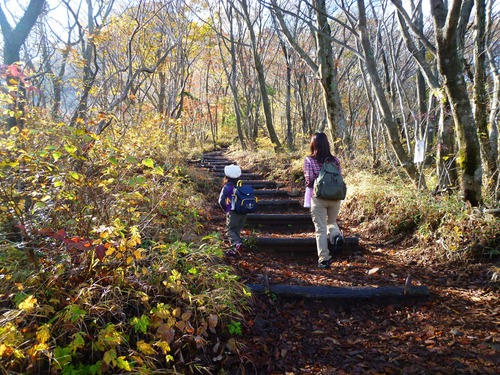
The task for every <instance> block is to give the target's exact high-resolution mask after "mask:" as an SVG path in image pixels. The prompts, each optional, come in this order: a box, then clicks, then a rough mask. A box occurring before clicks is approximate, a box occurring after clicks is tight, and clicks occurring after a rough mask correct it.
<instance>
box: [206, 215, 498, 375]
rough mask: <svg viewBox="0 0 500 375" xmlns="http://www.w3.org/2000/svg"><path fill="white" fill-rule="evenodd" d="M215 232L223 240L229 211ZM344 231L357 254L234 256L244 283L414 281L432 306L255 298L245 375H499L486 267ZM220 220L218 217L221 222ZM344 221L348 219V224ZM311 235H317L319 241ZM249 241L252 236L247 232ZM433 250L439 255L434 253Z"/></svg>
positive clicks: (241, 368) (239, 365)
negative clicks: (320, 262)
mask: <svg viewBox="0 0 500 375" xmlns="http://www.w3.org/2000/svg"><path fill="white" fill-rule="evenodd" d="M216 215H220V217H219V218H218V219H220V220H215V221H214V224H215V226H216V227H215V228H214V230H218V231H220V232H224V226H223V224H222V219H223V218H222V215H223V214H222V213H220V214H216ZM340 216H341V218H340V219H341V221H340V225H341V227H343V228H344V230H346V231H347V232H348V234H349V235H356V236H358V237H359V239H360V246H359V248H358V249H357V250H356V251H354V252H350V253H344V254H340V255H337V256H335V258H334V260H335V261H334V262H333V264H332V268H331V269H327V270H322V269H318V268H317V259H316V257H315V256H311V257H310V258H305V257H302V258H283V257H278V256H273V255H272V254H269V253H260V252H255V251H252V250H251V249H246V250H244V251H243V253H242V254H241V256H239V257H235V258H227V259H226V261H227V262H228V263H230V264H232V265H233V267H234V269H235V272H236V273H237V274H238V275H239V276H240V277H241V281H242V282H244V283H257V284H259V283H260V284H262V283H269V284H291V285H322V286H326V285H327V286H401V287H402V286H403V285H404V282H405V279H406V277H407V275H408V273H410V274H411V277H412V282H413V284H414V285H425V286H427V287H428V288H429V291H430V296H429V297H428V298H427V299H425V300H422V299H420V300H410V299H408V300H404V301H395V302H391V303H387V301H377V300H370V301H366V300H363V301H350V302H349V303H347V302H340V301H336V302H333V301H321V300H310V299H300V298H297V299H289V298H281V297H277V296H275V295H272V294H262V295H257V294H256V295H254V297H253V299H252V303H251V305H250V310H249V311H247V312H246V314H245V324H244V330H243V335H242V336H241V337H240V338H239V339H238V341H239V342H241V343H243V345H242V348H241V352H240V353H241V355H240V357H239V358H236V356H235V357H234V358H228V361H227V363H226V365H227V366H228V367H226V366H225V367H226V368H231V369H234V371H231V373H238V374H243V373H245V374H249V373H250V374H287V375H292V374H498V373H499V372H500V333H499V331H500V330H499V327H500V303H499V302H498V301H499V294H500V293H499V291H498V289H495V288H492V286H491V284H490V283H489V281H488V280H490V279H491V275H490V272H491V271H489V268H488V266H491V264H490V265H488V264H474V265H473V264H470V265H467V266H464V265H461V266H460V268H458V267H457V265H456V264H449V263H448V264H447V265H446V266H445V265H443V264H442V263H437V262H436V263H434V264H433V263H430V262H427V263H426V262H425V261H423V260H421V259H419V257H418V251H417V250H416V249H413V248H411V247H409V246H408V245H405V244H404V241H402V242H394V243H389V244H387V243H386V244H385V245H384V244H380V243H376V242H377V241H376V239H375V238H376V236H375V235H374V234H373V233H363V232H362V230H361V229H359V228H356V227H349V223H348V221H347V220H346V219H345V218H342V213H341V215H340ZM214 219H215V218H214ZM342 220H343V221H342ZM304 235H309V236H312V235H313V234H312V233H308V234H307V233H305V234H304ZM244 236H248V237H251V236H252V232H251V230H249V231H247V232H246V233H244ZM427 251H432V249H428V250H427Z"/></svg>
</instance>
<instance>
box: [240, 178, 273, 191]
mask: <svg viewBox="0 0 500 375" xmlns="http://www.w3.org/2000/svg"><path fill="white" fill-rule="evenodd" d="M241 181H242V184H243V185H250V186H251V187H253V188H254V189H265V188H271V189H272V188H275V189H276V188H278V184H277V183H276V182H274V181H266V180H241Z"/></svg>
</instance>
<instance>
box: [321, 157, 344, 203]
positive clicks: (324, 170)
mask: <svg viewBox="0 0 500 375" xmlns="http://www.w3.org/2000/svg"><path fill="white" fill-rule="evenodd" d="M346 193H347V186H346V184H345V183H344V179H343V178H342V175H341V174H340V171H339V167H337V165H336V164H335V163H334V162H333V161H332V160H330V159H326V160H325V162H324V163H323V166H322V167H321V170H320V172H319V176H318V177H317V178H316V180H314V195H316V197H317V198H322V199H327V200H334V201H337V200H342V199H345V196H346Z"/></svg>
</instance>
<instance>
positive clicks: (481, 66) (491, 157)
mask: <svg viewBox="0 0 500 375" xmlns="http://www.w3.org/2000/svg"><path fill="white" fill-rule="evenodd" d="M475 7H476V25H475V26H476V27H475V30H476V38H475V41H474V120H475V121H476V125H477V131H478V136H479V141H480V145H481V155H482V158H483V164H484V166H485V167H486V186H487V188H488V190H493V188H494V187H495V186H496V182H497V180H498V175H497V160H496V154H495V152H494V150H493V149H492V147H491V142H490V138H489V134H488V113H487V112H488V93H487V91H486V87H487V85H486V2H485V0H476V1H475Z"/></svg>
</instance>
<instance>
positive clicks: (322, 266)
mask: <svg viewBox="0 0 500 375" xmlns="http://www.w3.org/2000/svg"><path fill="white" fill-rule="evenodd" d="M331 264H332V263H331V261H330V260H323V261H321V262H319V263H318V268H320V269H323V270H327V269H330V268H331Z"/></svg>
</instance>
